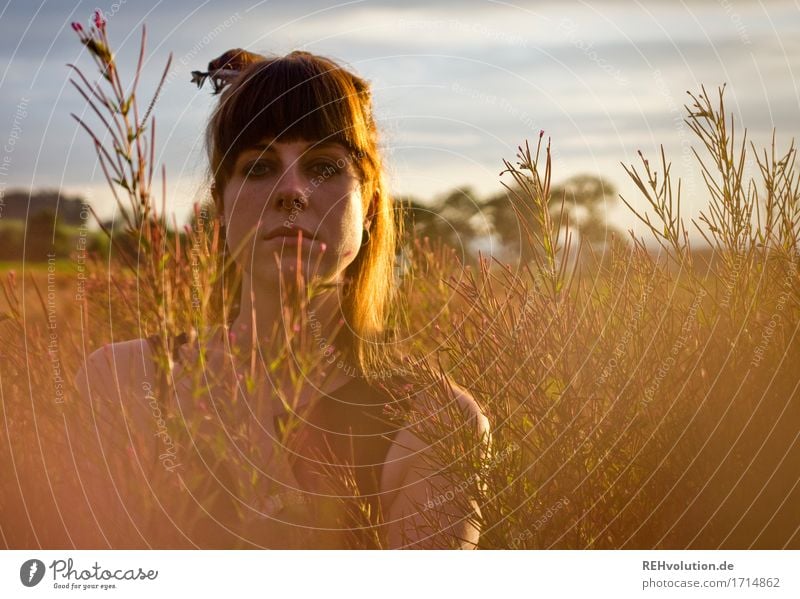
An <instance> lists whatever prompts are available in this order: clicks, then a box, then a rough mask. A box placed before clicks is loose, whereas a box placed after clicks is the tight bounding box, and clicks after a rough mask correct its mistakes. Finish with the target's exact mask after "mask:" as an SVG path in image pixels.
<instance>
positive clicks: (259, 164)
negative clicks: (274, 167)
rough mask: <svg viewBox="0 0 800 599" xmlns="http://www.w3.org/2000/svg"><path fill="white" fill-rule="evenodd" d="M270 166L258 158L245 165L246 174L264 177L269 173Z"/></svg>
mask: <svg viewBox="0 0 800 599" xmlns="http://www.w3.org/2000/svg"><path fill="white" fill-rule="evenodd" d="M269 172H270V166H269V164H267V163H266V162H263V161H261V160H258V161H256V162H251V163H250V164H247V165H245V167H244V174H245V176H246V177H263V176H264V175H267V174H269Z"/></svg>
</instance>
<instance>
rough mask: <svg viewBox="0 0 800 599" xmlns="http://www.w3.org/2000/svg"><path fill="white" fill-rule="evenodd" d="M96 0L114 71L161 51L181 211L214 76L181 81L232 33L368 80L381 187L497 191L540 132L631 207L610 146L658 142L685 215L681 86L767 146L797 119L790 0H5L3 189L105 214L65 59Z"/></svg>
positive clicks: (187, 202)
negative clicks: (720, 96) (82, 204)
mask: <svg viewBox="0 0 800 599" xmlns="http://www.w3.org/2000/svg"><path fill="white" fill-rule="evenodd" d="M95 8H100V9H102V10H103V11H104V12H105V14H106V17H107V19H108V22H109V23H108V31H109V35H110V37H111V41H112V44H113V45H114V47H115V48H116V50H117V60H118V62H119V65H120V68H121V70H122V73H123V77H125V76H126V75H127V76H130V74H131V73H132V71H133V67H134V61H135V59H136V56H137V51H138V43H139V36H140V35H141V28H142V26H143V25H145V26H146V28H147V38H148V55H147V61H146V64H145V72H144V76H143V78H142V81H141V86H140V89H141V94H142V95H143V97H144V99H143V100H140V101H141V102H142V103H143V104H146V103H147V102H148V101H149V98H150V95H151V93H152V90H153V89H154V88H155V85H156V82H157V80H158V78H159V76H160V74H161V70H162V69H163V66H164V64H165V62H166V60H167V57H168V55H169V54H170V53H172V55H173V63H172V64H173V67H172V70H171V72H170V73H169V75H168V78H167V84H166V86H165V88H164V90H163V93H162V94H161V96H160V98H159V100H158V102H157V104H156V107H155V115H156V119H157V150H156V156H157V162H158V163H159V165H161V164H163V165H164V166H165V168H166V172H167V198H166V205H167V207H168V210H170V211H173V212H174V213H175V214H176V216H177V218H178V220H179V221H181V220H182V219H183V218H185V217H186V215H187V214H188V213H189V211H190V207H191V205H192V203H193V202H195V201H201V200H203V199H205V198H206V197H207V192H206V190H205V184H204V181H205V178H204V177H205V168H206V162H205V154H204V149H203V145H202V144H203V129H204V125H205V121H206V119H207V118H208V116H209V114H210V112H211V110H212V108H213V106H214V102H215V97H214V96H212V95H211V94H210V92H209V91H208V87H206V88H204V89H202V90H198V89H197V88H196V87H195V86H194V85H192V84H191V83H190V71H192V70H205V68H206V65H207V63H208V61H209V60H211V59H213V58H215V57H217V56H219V55H220V54H221V53H222V52H224V51H226V50H228V49H231V48H236V47H240V48H244V49H247V50H250V51H253V52H258V53H261V54H283V53H286V52H289V51H291V50H295V49H304V50H308V51H311V52H315V53H319V54H323V55H326V56H330V57H332V58H334V59H336V60H337V61H339V62H341V63H343V64H345V65H347V66H349V67H351V68H353V69H354V70H355V71H356V72H357V73H359V74H360V75H362V76H363V77H365V78H367V79H368V80H369V81H371V83H372V86H373V102H374V106H375V112H376V116H377V119H378V122H379V125H380V127H381V132H382V147H383V152H384V158H385V161H386V164H387V169H388V175H389V181H390V184H391V188H392V190H393V191H394V192H395V193H397V194H404V195H405V194H411V195H415V196H418V197H420V198H422V199H430V198H435V197H436V196H437V195H439V194H443V193H445V192H447V191H448V190H451V189H453V188H455V187H472V188H473V189H474V190H475V191H476V192H477V193H478V195H479V196H487V195H490V194H492V193H495V192H497V191H499V190H500V189H502V187H501V183H500V181H501V180H505V181H507V182H508V181H509V179H508V176H507V175H506V178H505V179H501V177H500V176H499V173H500V171H501V170H502V168H503V162H502V161H503V159H509V160H513V158H514V156H515V154H516V151H517V147H518V146H519V145H520V144H523V143H524V142H525V140H530V141H531V143H534V142H535V141H536V140H537V139H538V137H539V132H540V131H544V132H545V137H546V138H548V137H549V138H550V140H551V143H552V149H553V178H554V180H555V182H558V181H562V180H564V179H566V178H567V177H569V176H572V175H576V174H579V173H588V174H594V175H599V176H602V177H604V178H606V179H607V180H609V181H610V182H611V183H613V184H614V186H615V187H616V188H617V191H618V192H619V193H620V194H622V195H623V196H624V197H625V199H626V200H628V201H629V202H630V203H631V204H633V205H634V206H637V207H644V203H643V200H642V199H641V197H640V196H639V194H638V193H637V191H636V190H635V188H634V186H633V184H632V182H631V181H630V180H629V179H628V178H627V175H626V174H625V172H624V170H623V168H622V165H621V163H625V164H631V163H637V161H638V156H637V151H639V150H641V151H642V152H643V154H644V155H645V156H646V157H649V158H650V160H651V162H654V161H655V158H656V156H657V153H658V152H659V147H660V146H661V145H663V146H664V149H665V151H666V153H667V156H668V158H669V159H670V160H671V161H672V162H673V174H674V175H676V176H681V177H682V178H683V191H684V195H683V199H682V205H683V209H684V214H685V217H686V218H687V222H688V219H691V218H697V216H698V214H699V212H700V211H701V210H703V209H704V207H705V206H706V202H707V199H706V198H707V195H706V194H704V193H703V190H704V187H703V180H702V177H701V174H700V170H699V168H698V166H697V164H696V161H695V158H694V157H693V155H692V153H691V147H692V145H694V146H695V147H697V144H696V143H695V142H694V140H693V138H692V134H691V132H690V131H689V129H688V128H687V127H686V126H685V124H684V123H683V116H684V115H685V109H684V104H687V103H689V97H688V95H687V94H686V92H687V90H688V91H692V92H699V91H700V87H701V85H704V86H705V87H706V89H707V90H708V91H709V92H710V93H711V94H712V96H715V95H716V89H717V87H718V86H720V85H722V84H725V85H726V92H725V99H726V107H727V109H728V111H729V112H732V113H733V115H734V119H735V121H736V126H737V129H738V128H740V127H742V126H744V127H746V128H747V131H748V138H749V139H751V140H753V141H754V143H755V144H756V145H757V146H763V145H768V144H769V143H770V142H771V138H772V131H773V129H776V130H777V135H776V140H777V146H778V148H779V149H785V148H787V147H788V144H789V143H790V141H791V139H792V138H797V137H798V133H800V91H799V86H798V79H800V3H798V2H797V0H795V1H793V2H783V1H778V0H776V1H773V2H744V1H741V0H722V1H715V0H700V1H694V2H678V1H676V2H672V1H666V0H659V1H648V2H617V1H611V0H605V1H592V2H581V1H572V0H567V1H561V2H552V3H551V2H503V1H485V0H484V1H470V0H466V1H458V2H455V1H445V2H437V1H433V0H428V1H425V2H422V1H419V0H393V1H383V2H380V1H369V0H363V1H350V2H339V3H333V2H318V1H316V0H315V1H311V2H298V1H292V2H290V1H283V0H278V1H263V2H255V1H247V2H238V1H236V0H228V1H226V2H188V1H184V0H174V1H169V2H167V1H161V2H159V1H155V0H136V1H135V2H134V1H133V0H128V1H126V0H115V1H114V2H108V1H105V0H102V1H98V0H94V1H93V2H91V3H87V2H66V1H63V2H62V1H54V0H49V1H44V2H36V1H31V0H18V1H10V2H7V3H5V4H0V27H2V32H3V35H2V36H0V55H2V58H3V60H2V61H0V106H2V109H3V110H2V113H1V114H2V115H4V116H2V117H0V139H1V140H2V141H3V142H4V143H3V145H2V146H0V154H2V157H0V161H2V162H0V164H3V165H5V166H4V167H3V168H0V193H6V192H7V191H9V190H10V189H12V188H18V187H22V188H58V187H60V188H62V189H64V190H65V191H66V192H68V193H74V194H80V195H82V196H84V197H86V198H88V199H89V200H90V201H91V202H92V203H93V205H94V206H95V208H96V210H97V211H98V212H99V213H100V214H101V215H103V216H111V215H112V213H113V210H114V202H113V200H112V198H111V195H110V193H109V191H108V189H107V187H106V184H105V180H104V178H103V176H102V173H101V172H100V171H99V170H98V165H97V161H96V159H95V156H94V150H93V148H92V146H91V144H90V142H89V140H88V137H87V136H86V134H85V133H84V132H83V131H81V130H80V129H79V128H78V127H77V125H76V123H75V121H74V120H73V119H72V118H71V117H70V113H76V114H79V115H84V116H90V115H88V114H87V113H86V106H85V103H84V102H83V100H82V99H81V98H80V96H79V95H78V93H77V91H76V90H75V89H74V88H73V87H72V86H71V85H70V83H69V78H70V75H71V72H70V69H69V68H68V67H67V66H66V65H67V63H74V64H76V65H78V66H80V67H81V68H82V69H83V70H84V72H85V73H87V75H91V76H93V77H94V75H95V71H94V65H93V62H92V61H91V59H90V57H89V56H88V55H87V54H86V52H85V49H84V48H83V46H82V45H81V44H80V43H79V42H78V39H77V36H76V35H75V33H74V32H73V31H72V29H71V27H70V23H71V22H72V21H78V22H81V23H83V24H84V26H88V24H89V22H90V19H91V15H92V12H93V11H94V10H95ZM90 120H91V119H90ZM9 140H11V141H12V143H11V144H9V143H7V142H8V141H9ZM698 149H699V148H698ZM754 168H755V166H754V164H752V163H751V164H749V165H748V170H749V171H750V172H753V169H754ZM160 200H161V198H159V203H160ZM607 218H608V220H609V221H610V222H612V223H614V224H615V225H616V226H617V227H618V228H620V229H622V230H627V229H629V228H632V229H633V230H634V232H635V233H637V234H642V233H643V232H644V230H643V229H642V227H641V226H639V225H638V223H637V221H636V219H635V217H634V216H633V215H631V214H630V212H629V211H628V209H627V208H626V207H625V206H624V205H623V204H622V203H621V202H619V201H616V202H610V203H609V204H608V205H607Z"/></svg>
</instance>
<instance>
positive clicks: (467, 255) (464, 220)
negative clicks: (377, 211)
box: [397, 187, 487, 264]
mask: <svg viewBox="0 0 800 599" xmlns="http://www.w3.org/2000/svg"><path fill="white" fill-rule="evenodd" d="M397 201H398V202H400V203H402V205H403V207H404V215H405V230H406V235H407V237H409V236H414V237H418V238H419V237H426V236H427V237H429V238H431V239H441V240H442V241H443V242H444V243H446V244H447V245H449V246H451V247H453V248H455V249H456V251H458V252H459V253H460V255H461V257H462V260H463V261H464V262H465V263H466V264H470V263H474V262H475V260H476V257H475V255H474V252H473V251H472V244H473V242H474V241H475V240H476V239H477V238H478V237H480V236H482V235H484V234H485V233H486V232H487V231H486V229H487V227H486V225H484V224H483V223H482V221H483V220H485V219H484V218H482V213H483V209H484V207H483V202H482V201H481V200H480V199H478V197H477V196H476V195H475V192H474V190H473V189H472V188H471V187H463V188H457V189H454V190H452V191H450V192H448V193H446V194H443V195H441V196H439V197H437V198H435V199H434V200H432V201H429V202H422V201H420V200H419V199H417V198H413V197H400V198H397Z"/></svg>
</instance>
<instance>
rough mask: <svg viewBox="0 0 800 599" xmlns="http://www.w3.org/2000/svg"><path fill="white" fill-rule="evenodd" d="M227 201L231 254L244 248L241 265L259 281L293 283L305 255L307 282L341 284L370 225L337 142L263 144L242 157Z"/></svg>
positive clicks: (345, 155) (349, 165)
mask: <svg viewBox="0 0 800 599" xmlns="http://www.w3.org/2000/svg"><path fill="white" fill-rule="evenodd" d="M222 201H223V204H224V206H225V226H226V236H227V241H228V249H229V250H230V251H232V252H237V250H238V249H239V248H240V247H241V251H240V252H238V254H237V256H236V260H237V262H238V263H239V264H240V265H241V266H242V268H243V270H244V272H245V273H246V275H249V276H252V277H253V279H255V281H254V282H256V281H260V282H267V283H269V282H277V281H278V276H279V272H280V271H283V272H284V278H285V280H286V281H289V280H291V279H293V277H288V276H287V273H288V272H289V271H292V270H295V265H296V263H297V254H298V252H302V255H301V258H302V264H303V266H302V269H303V272H304V273H306V275H307V276H309V277H310V275H311V274H312V273H313V275H316V276H319V277H321V278H322V280H323V282H326V283H330V282H341V281H342V276H343V273H344V270H345V269H346V268H347V266H348V265H349V264H350V263H351V262H352V261H353V260H354V259H355V257H356V255H357V254H358V251H359V249H360V247H361V238H362V230H363V228H364V227H365V226H367V225H368V222H367V221H366V220H365V218H364V206H363V201H362V196H361V185H360V181H359V177H358V174H357V171H356V168H355V165H354V164H353V162H352V159H351V157H350V154H349V152H348V151H347V149H346V148H345V147H344V146H343V145H341V144H339V143H337V142H310V141H306V140H300V141H290V142H281V141H277V142H276V141H273V140H271V139H264V140H262V143H260V144H258V145H257V146H256V147H253V148H250V149H246V150H244V151H243V152H242V153H240V154H239V156H238V157H237V159H236V162H235V164H234V167H233V171H232V173H231V176H230V177H229V179H228V182H227V184H226V186H225V188H224V189H223V191H222ZM298 231H302V237H303V241H302V242H301V243H300V244H299V245H298V243H297V236H298ZM251 234H252V237H249V236H250V235H251ZM243 242H244V243H243ZM276 256H277V257H278V259H277V261H276Z"/></svg>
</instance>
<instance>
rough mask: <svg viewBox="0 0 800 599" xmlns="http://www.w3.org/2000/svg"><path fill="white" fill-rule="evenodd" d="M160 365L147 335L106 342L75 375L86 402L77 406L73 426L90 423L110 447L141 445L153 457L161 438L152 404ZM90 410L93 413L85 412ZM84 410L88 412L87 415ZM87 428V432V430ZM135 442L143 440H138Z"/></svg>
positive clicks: (88, 358)
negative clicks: (156, 364) (155, 435)
mask: <svg viewBox="0 0 800 599" xmlns="http://www.w3.org/2000/svg"><path fill="white" fill-rule="evenodd" d="M154 375H155V367H154V365H153V364H152V355H151V352H150V347H149V345H148V343H147V340H146V339H132V340H129V341H122V342H118V343H112V344H107V345H104V346H103V347H100V348H98V349H96V350H95V351H93V352H92V353H91V354H89V355H88V356H87V357H86V358H85V359H84V360H83V365H82V366H81V367H80V368H79V369H78V371H77V372H76V373H75V375H74V379H73V383H74V385H75V389H76V390H77V399H78V401H79V402H80V404H79V405H76V406H75V409H73V410H72V412H71V414H70V417H72V418H73V421H72V422H73V424H74V425H75V426H76V427H80V428H81V429H83V428H86V427H90V428H92V429H93V430H94V434H95V435H96V436H97V437H98V440H99V441H100V443H102V444H103V445H104V447H106V448H111V447H120V450H125V447H126V446H129V445H132V444H135V445H136V446H137V447H136V449H137V451H142V452H144V454H143V457H144V458H145V459H149V457H150V454H151V453H152V451H154V446H155V442H154V441H153V439H152V434H147V433H149V432H150V431H151V430H152V429H153V428H154V426H155V424H154V414H155V415H156V416H160V414H158V413H156V412H155V410H156V409H157V408H158V406H157V405H156V407H155V408H154V407H153V405H152V401H151V400H152V398H153V393H152V390H153V389H154V379H155V377H154ZM86 410H89V417H88V419H87V416H86V415H85V413H86ZM82 413H83V414H84V415H83V416H82ZM82 432H84V433H85V432H87V431H82ZM134 440H137V442H136V443H134Z"/></svg>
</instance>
